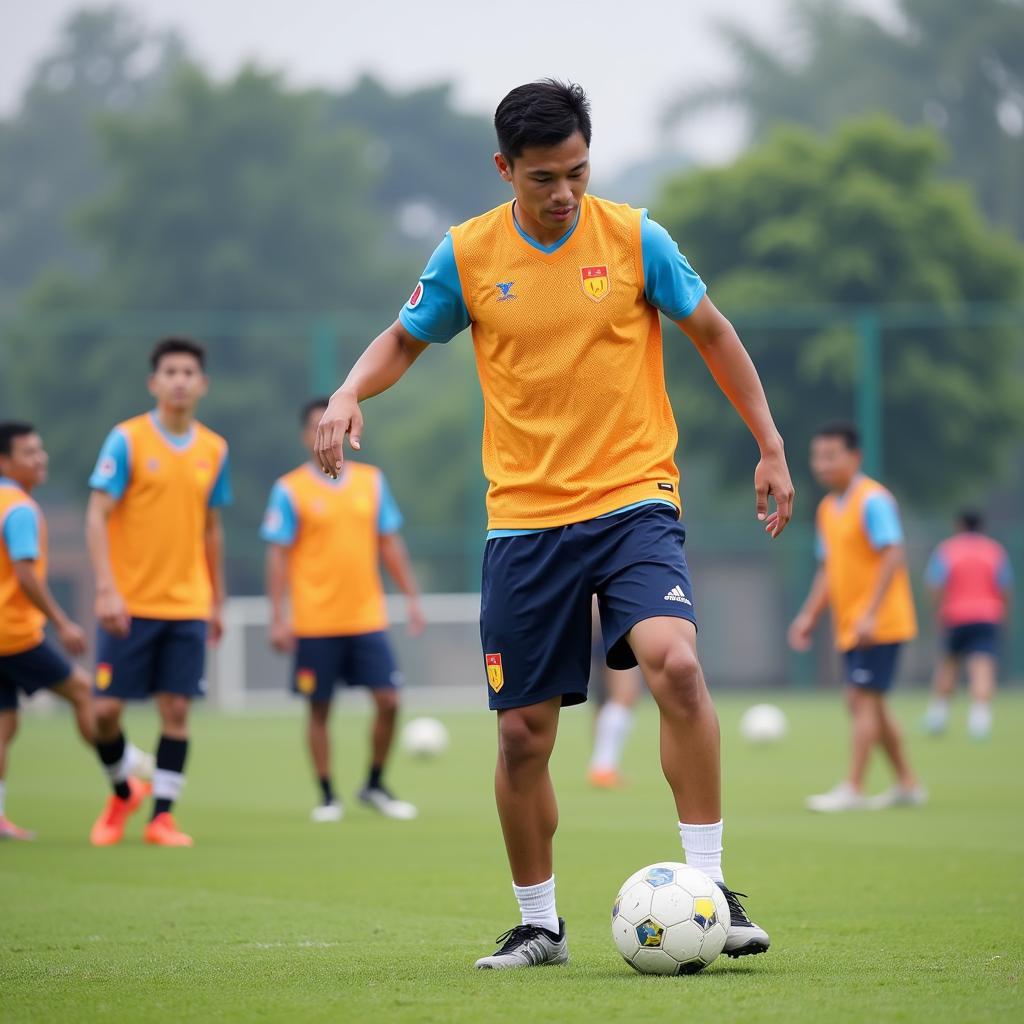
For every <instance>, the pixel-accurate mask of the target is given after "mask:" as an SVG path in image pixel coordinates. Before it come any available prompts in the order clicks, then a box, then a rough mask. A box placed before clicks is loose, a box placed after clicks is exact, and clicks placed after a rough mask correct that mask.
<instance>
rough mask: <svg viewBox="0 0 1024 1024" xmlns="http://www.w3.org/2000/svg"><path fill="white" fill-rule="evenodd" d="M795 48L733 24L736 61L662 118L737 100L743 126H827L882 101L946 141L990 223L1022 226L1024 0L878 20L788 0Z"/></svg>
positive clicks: (952, 2)
mask: <svg viewBox="0 0 1024 1024" xmlns="http://www.w3.org/2000/svg"><path fill="white" fill-rule="evenodd" d="M792 12H793V17H794V21H795V28H796V34H797V35H798V37H799V38H800V40H801V43H802V46H801V50H800V53H801V56H800V57H799V58H798V59H796V60H791V59H789V58H788V56H785V55H783V53H781V52H780V49H779V47H778V46H776V45H775V44H767V43H763V42H761V41H760V40H758V39H757V38H756V36H755V35H753V34H752V33H751V32H750V31H749V30H748V29H746V28H744V27H742V26H740V25H726V26H724V27H723V34H724V36H725V39H726V42H727V43H728V44H729V46H730V48H731V49H732V50H733V53H734V55H735V57H736V63H737V65H738V67H739V71H738V73H737V74H736V76H735V77H734V78H733V79H732V80H731V81H726V82H722V83H717V84H715V85H714V86H712V87H710V88H704V89H700V90H696V91H692V92H689V93H687V94H685V95H683V96H682V97H680V99H679V100H678V101H677V102H676V103H675V104H674V106H673V108H672V109H671V111H670V112H669V121H670V122H671V121H676V120H679V119H683V118H685V117H686V115H687V114H688V113H689V112H691V111H693V110H697V109H700V108H702V107H705V106H707V105H709V104H721V103H728V104H736V105H738V106H739V107H740V108H741V109H742V110H743V111H744V112H745V113H746V114H747V116H748V118H749V122H750V128H751V133H752V136H753V138H754V139H755V140H763V139H764V138H766V137H767V135H768V133H770V132H771V130H772V129H773V127H774V126H775V125H776V124H778V123H779V122H780V121H786V122H794V123H798V124H803V125H807V126H809V127H812V128H815V129H817V130H819V131H830V130H832V129H833V128H834V127H835V126H836V125H838V123H839V122H840V121H842V120H843V119H844V118H847V117H850V116H854V115H859V114H863V113H864V112H873V111H880V110H884V111H888V112H890V113H892V114H893V115H894V116H896V117H897V118H898V119H899V120H900V121H902V122H903V123H904V124H907V125H921V124H927V125H930V126H932V127H933V128H935V129H936V130H937V131H938V132H939V133H940V134H941V135H942V136H943V137H944V138H945V140H946V142H947V144H948V146H949V150H950V153H951V160H950V162H949V164H948V170H949V172H950V173H951V174H954V175H957V176H960V177H963V178H966V179H967V180H969V181H970V182H971V183H972V185H973V186H974V188H975V190H976V192H977V194H978V197H979V200H980V202H981V205H982V208H983V209H984V210H985V212H986V213H987V214H988V216H989V217H990V218H991V219H992V220H993V221H994V222H995V223H997V224H1000V225H1002V226H1003V227H1005V228H1007V229H1009V230H1010V231H1013V232H1015V233H1016V234H1017V235H1018V236H1020V237H1024V190H1022V189H1021V182H1022V181H1024V3H1022V2H1021V0H972V2H971V3H964V2H963V0H898V3H897V12H896V13H897V19H894V21H893V22H892V23H887V24H885V25H883V24H880V23H879V22H877V21H875V20H874V19H873V18H872V17H871V16H869V15H867V14H864V13H861V12H858V11H854V10H851V9H850V7H849V6H848V4H847V3H846V2H845V0H798V2H794V3H793V4H792Z"/></svg>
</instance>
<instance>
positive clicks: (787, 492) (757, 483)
mask: <svg viewBox="0 0 1024 1024" xmlns="http://www.w3.org/2000/svg"><path fill="white" fill-rule="evenodd" d="M754 494H755V495H756V498H757V506H756V507H757V518H758V519H759V520H760V521H761V522H763V523H764V529H765V533H767V534H768V535H769V536H771V537H772V538H773V539H774V538H775V537H778V536H779V534H780V533H782V531H783V530H784V529H785V528H786V525H787V524H788V523H789V521H790V519H791V518H792V517H793V497H794V494H795V492H794V490H793V481H792V479H791V478H790V475H789V467H788V466H787V465H786V452H785V450H784V449H783V447H782V445H781V444H780V445H779V446H778V447H777V448H771V449H768V450H767V451H763V452H762V453H761V461H760V462H759V463H758V464H757V468H756V469H755V470H754ZM769 496H770V497H773V498H774V499H775V511H774V512H772V513H771V514H769V512H768V498H769Z"/></svg>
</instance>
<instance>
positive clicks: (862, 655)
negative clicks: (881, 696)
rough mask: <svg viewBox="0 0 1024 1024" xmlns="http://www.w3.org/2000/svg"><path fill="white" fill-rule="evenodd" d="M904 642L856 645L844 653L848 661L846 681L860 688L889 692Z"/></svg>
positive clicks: (844, 657) (844, 658)
mask: <svg viewBox="0 0 1024 1024" xmlns="http://www.w3.org/2000/svg"><path fill="white" fill-rule="evenodd" d="M902 646H903V645H902V644H873V645H871V646H870V647H855V648H854V649H853V650H852V651H846V652H845V653H844V654H843V660H844V661H845V663H846V681H847V683H848V684H849V685H850V686H856V687H857V689H858V690H874V691H875V692H876V693H888V692H889V690H891V689H892V680H893V676H894V675H895V674H896V661H897V659H898V658H899V654H900V648H901V647H902Z"/></svg>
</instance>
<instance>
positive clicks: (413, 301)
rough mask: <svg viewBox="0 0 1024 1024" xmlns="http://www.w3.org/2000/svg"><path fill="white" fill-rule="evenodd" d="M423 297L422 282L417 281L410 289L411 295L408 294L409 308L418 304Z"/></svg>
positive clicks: (413, 307)
mask: <svg viewBox="0 0 1024 1024" xmlns="http://www.w3.org/2000/svg"><path fill="white" fill-rule="evenodd" d="M422 298H423V282H422V281H418V282H417V283H416V287H415V288H413V290H412V295H410V296H409V301H408V303H407V305H408V307H409V308H410V309H415V308H416V307H417V306H418V305H419V304H420V299H422Z"/></svg>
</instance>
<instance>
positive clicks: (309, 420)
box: [302, 405, 327, 460]
mask: <svg viewBox="0 0 1024 1024" xmlns="http://www.w3.org/2000/svg"><path fill="white" fill-rule="evenodd" d="M325 412H327V406H326V405H321V406H317V407H316V408H315V409H310V410H309V415H307V416H306V423H305V425H304V426H303V428H302V443H303V445H304V446H305V448H306V451H308V452H309V454H310V455H312V456H313V457H314V460H315V458H316V428H317V427H318V426H319V425H320V420H322V419H323V416H324V413H325Z"/></svg>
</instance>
